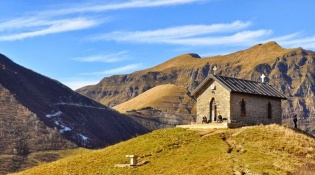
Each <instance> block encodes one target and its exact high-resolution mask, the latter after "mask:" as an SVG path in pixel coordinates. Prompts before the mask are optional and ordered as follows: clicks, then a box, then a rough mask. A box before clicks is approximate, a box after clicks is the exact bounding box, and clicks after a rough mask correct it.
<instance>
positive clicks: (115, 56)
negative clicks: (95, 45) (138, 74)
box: [73, 51, 130, 63]
mask: <svg viewBox="0 0 315 175" xmlns="http://www.w3.org/2000/svg"><path fill="white" fill-rule="evenodd" d="M126 53H128V51H121V52H117V53H110V54H103V55H92V56H87V57H79V58H74V59H73V60H76V61H82V62H104V63H114V62H120V61H124V60H129V59H130V58H129V57H128V56H127V55H126Z"/></svg>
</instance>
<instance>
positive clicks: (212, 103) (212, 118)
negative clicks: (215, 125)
mask: <svg viewBox="0 0 315 175" xmlns="http://www.w3.org/2000/svg"><path fill="white" fill-rule="evenodd" d="M214 121H217V104H216V100H215V99H214V98H212V99H211V101H210V122H214Z"/></svg>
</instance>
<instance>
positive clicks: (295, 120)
mask: <svg viewBox="0 0 315 175" xmlns="http://www.w3.org/2000/svg"><path fill="white" fill-rule="evenodd" d="M293 122H294V128H297V115H296V114H295V115H294V117H293Z"/></svg>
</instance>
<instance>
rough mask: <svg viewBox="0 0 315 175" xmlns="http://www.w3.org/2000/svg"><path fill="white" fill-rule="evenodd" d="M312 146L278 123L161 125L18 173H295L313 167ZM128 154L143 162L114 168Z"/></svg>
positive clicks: (310, 141) (309, 140) (309, 139)
mask: <svg viewBox="0 0 315 175" xmlns="http://www.w3.org/2000/svg"><path fill="white" fill-rule="evenodd" d="M314 147H315V140H314V138H312V137H309V136H307V135H304V134H301V133H299V132H296V131H294V130H291V129H289V128H285V127H281V126H277V125H269V126H255V127H247V128H243V129H241V128H240V129H225V130H209V131H206V130H203V131H191V130H184V129H179V128H173V129H162V130H157V131H154V132H152V133H149V134H146V135H143V136H140V137H137V138H134V139H131V140H129V141H125V142H121V143H119V144H116V145H113V146H110V147H107V148H105V149H101V150H94V151H87V152H85V153H83V152H82V153H81V154H80V153H79V154H78V155H76V156H70V157H67V158H64V159H61V160H59V161H56V162H53V163H49V164H43V165H41V166H38V167H35V168H33V169H30V170H27V171H24V172H21V173H19V174H47V175H49V174H111V175H112V174H114V175H115V174H117V175H118V174H119V175H120V174H137V175H138V174H139V175H141V174H233V173H252V174H290V173H291V174H298V172H304V173H307V172H313V171H314V168H312V167H314V165H315V161H314V156H315V149H314ZM127 154H135V155H138V156H140V157H139V159H138V161H139V162H142V161H146V162H148V163H147V164H144V165H142V166H137V167H131V168H115V167H114V165H115V164H122V163H129V159H128V158H126V157H125V155H127Z"/></svg>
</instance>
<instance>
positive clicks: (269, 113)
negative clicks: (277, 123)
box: [267, 101, 272, 118]
mask: <svg viewBox="0 0 315 175" xmlns="http://www.w3.org/2000/svg"><path fill="white" fill-rule="evenodd" d="M267 108H268V111H267V114H268V116H267V117H268V118H271V117H272V107H271V103H270V101H269V102H268V106H267Z"/></svg>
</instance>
